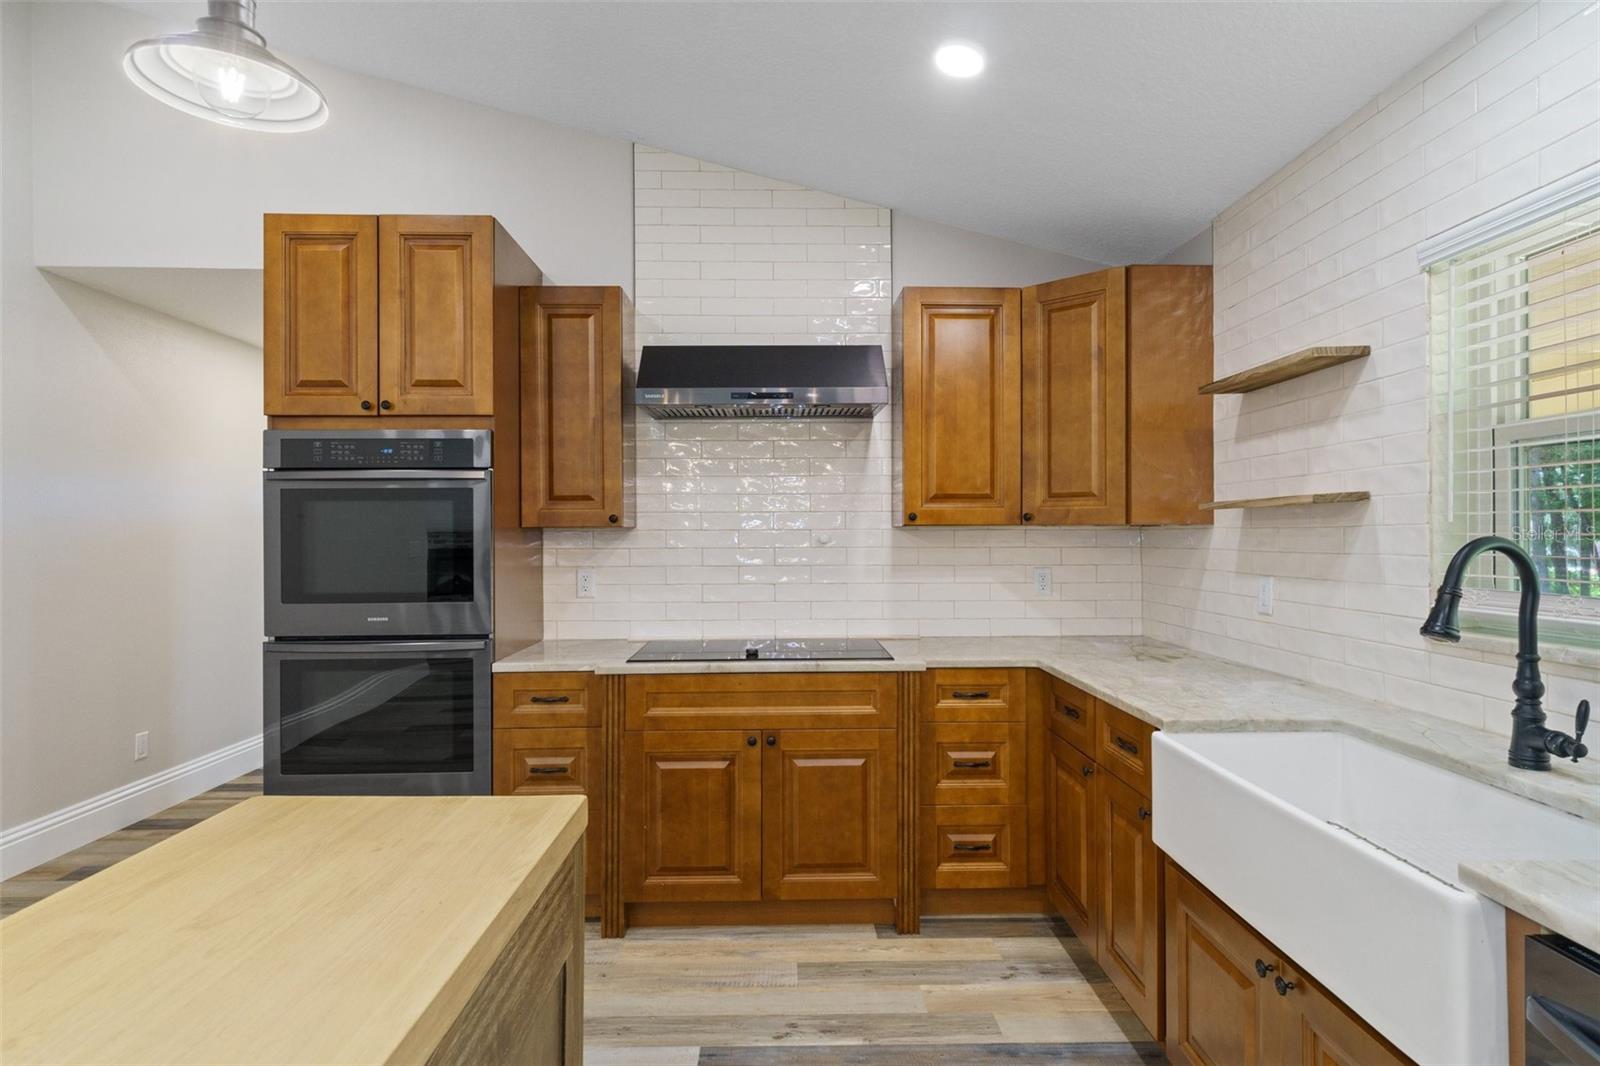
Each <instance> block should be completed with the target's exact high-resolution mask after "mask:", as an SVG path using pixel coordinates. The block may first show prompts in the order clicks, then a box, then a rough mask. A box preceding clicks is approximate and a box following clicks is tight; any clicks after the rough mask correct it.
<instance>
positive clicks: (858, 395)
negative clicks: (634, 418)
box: [633, 344, 889, 418]
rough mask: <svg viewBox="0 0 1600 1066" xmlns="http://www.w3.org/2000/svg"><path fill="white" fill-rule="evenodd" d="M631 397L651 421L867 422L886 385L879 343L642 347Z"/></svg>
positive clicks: (884, 398)
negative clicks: (835, 420) (653, 418)
mask: <svg viewBox="0 0 1600 1066" xmlns="http://www.w3.org/2000/svg"><path fill="white" fill-rule="evenodd" d="M633 396H634V402H635V403H636V404H638V405H639V406H640V407H643V408H644V409H645V410H647V411H649V412H650V414H651V415H653V416H654V417H656V418H871V417H872V416H873V415H874V414H876V413H877V412H878V411H880V410H881V409H882V408H883V407H884V405H885V404H887V403H888V402H889V383H888V379H887V377H886V375H885V374H884V369H883V346H882V345H878V344H830V345H802V344H772V345H738V344H727V345H663V344H647V345H645V346H644V349H643V351H642V352H641V353H640V356H639V375H638V378H637V380H636V382H635V388H634V392H633Z"/></svg>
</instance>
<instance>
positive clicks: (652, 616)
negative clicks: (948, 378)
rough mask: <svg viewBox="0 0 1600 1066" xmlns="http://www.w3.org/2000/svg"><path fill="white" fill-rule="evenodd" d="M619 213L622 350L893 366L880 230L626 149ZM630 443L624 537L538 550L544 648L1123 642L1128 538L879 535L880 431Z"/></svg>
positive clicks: (861, 206)
mask: <svg viewBox="0 0 1600 1066" xmlns="http://www.w3.org/2000/svg"><path fill="white" fill-rule="evenodd" d="M634 204H635V229H634V233H635V248H634V253H635V264H634V265H635V285H636V290H635V293H636V306H637V311H638V320H637V323H636V329H637V339H638V342H639V343H641V344H736V343H737V344H773V343H780V344H781V343H789V344H839V343H868V344H881V345H883V347H884V351H885V355H886V356H888V357H890V358H891V360H892V347H893V346H892V344H891V336H890V331H891V305H892V299H893V292H894V288H893V286H894V280H893V256H892V249H891V244H890V217H889V211H888V209H886V208H881V207H878V206H876V205H874V204H866V203H861V202H858V201H854V200H849V199H847V198H845V197H842V196H836V195H833V194H830V193H826V192H821V191H818V190H814V189H807V188H804V187H801V186H798V185H794V184H791V183H788V182H784V181H778V180H774V179H771V178H766V177H762V176H760V175H755V174H747V173H743V172H740V171H735V170H730V169H728V168H726V167H722V166H717V165H715V164H712V163H707V162H702V161H700V160H696V159H691V158H688V157H685V156H680V155H675V154H672V153H669V152H661V151H657V150H655V149H651V148H646V147H642V146H641V147H638V148H636V150H635V156H634ZM630 357H633V358H636V357H637V353H636V352H635V353H630ZM890 374H891V383H892V379H893V376H894V374H893V368H892V367H891V370H890ZM637 428H638V437H639V440H638V448H639V452H638V455H639V461H638V477H639V485H638V525H637V528H635V529H632V530H596V531H593V532H590V531H582V530H571V531H556V530H550V531H547V532H546V534H545V546H546V562H545V631H546V636H547V637H549V638H551V639H581V638H606V637H610V638H631V639H637V640H643V639H650V638H656V637H676V638H688V639H692V638H697V637H707V638H715V637H732V636H738V637H743V636H752V637H773V636H840V635H849V636H877V637H891V636H894V637H901V636H903V637H912V636H991V635H992V636H1006V635H1044V636H1054V635H1059V634H1083V633H1093V634H1130V633H1137V632H1138V631H1139V614H1140V598H1139V547H1138V543H1139V535H1138V532H1137V531H1134V530H1121V529H1113V530H1099V531H1096V530H1051V529H1027V530H1024V529H1022V528H1020V527H1018V528H1004V529H961V530H957V529H916V530H900V529H893V528H891V525H890V510H889V508H890V502H891V499H890V475H891V470H892V465H893V462H894V457H895V455H896V442H895V439H894V437H895V429H894V421H893V419H892V418H891V417H890V412H889V411H888V410H885V411H883V412H882V413H880V414H879V415H878V417H877V418H876V419H874V420H872V421H870V422H868V421H848V420H839V421H833V420H828V421H818V422H782V423H757V422H745V421H706V422H693V423H684V424H679V423H662V422H656V421H654V420H652V419H650V418H649V417H648V416H646V415H643V414H640V415H639V416H638V426H637ZM1035 567H1044V568H1046V569H1047V570H1048V571H1049V573H1050V577H1051V591H1050V592H1049V593H1044V594H1041V593H1038V592H1035V591H1034V590H1033V585H1032V583H1031V571H1032V569H1033V568H1035ZM579 569H589V570H593V571H594V575H595V596H594V598H593V599H579V598H578V596H577V573H578V570H579Z"/></svg>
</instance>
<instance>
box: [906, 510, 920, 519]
mask: <svg viewBox="0 0 1600 1066" xmlns="http://www.w3.org/2000/svg"><path fill="white" fill-rule="evenodd" d="M916 520H917V512H915V511H912V512H911V513H910V514H908V515H906V521H907V522H915V521H916Z"/></svg>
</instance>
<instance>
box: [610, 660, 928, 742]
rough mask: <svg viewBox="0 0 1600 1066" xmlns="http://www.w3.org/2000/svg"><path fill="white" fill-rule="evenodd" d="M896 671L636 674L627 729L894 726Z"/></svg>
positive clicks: (630, 685) (629, 688) (630, 684)
mask: <svg viewBox="0 0 1600 1066" xmlns="http://www.w3.org/2000/svg"><path fill="white" fill-rule="evenodd" d="M897 690H898V682H897V679H896V675H894V674H882V673H875V674H855V673H836V674H835V673H829V674H636V675H633V676H631V677H629V678H628V679H627V681H626V683H625V688H624V692H625V698H626V704H627V728H629V729H649V730H657V729H696V730H703V729H756V730H760V729H893V728H895V726H896V717H897V715H896V707H897V706H898V701H899V697H898V694H897Z"/></svg>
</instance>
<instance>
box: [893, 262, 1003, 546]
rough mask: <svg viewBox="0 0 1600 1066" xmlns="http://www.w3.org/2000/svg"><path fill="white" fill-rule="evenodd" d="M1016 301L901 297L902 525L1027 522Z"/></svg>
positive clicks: (921, 292)
mask: <svg viewBox="0 0 1600 1066" xmlns="http://www.w3.org/2000/svg"><path fill="white" fill-rule="evenodd" d="M1019 301H1020V294H1019V293H1018V291H1017V290H1016V289H943V288H941V289H922V288H907V289H904V290H903V291H902V292H901V312H902V316H903V321H902V329H903V334H902V354H903V357H904V358H903V363H902V370H901V374H902V385H901V388H902V397H903V400H902V402H903V405H904V416H903V417H904V431H905V440H904V448H905V451H904V466H903V471H902V473H903V477H904V498H903V501H902V503H903V506H902V509H901V514H900V518H901V520H902V521H904V522H905V523H906V524H908V525H918V526H926V525H968V526H981V525H1004V524H1014V523H1016V522H1018V521H1020V520H1021V515H1022V509H1021V507H1020V505H1019V499H1020V497H1019V495H1018V492H1019V485H1018V482H1019V470H1018V463H1017V456H1018V450H1019V448H1020V447H1021V438H1020V429H1019V418H1020V415H1021V409H1020V395H1021V385H1022V366H1021V360H1022V345H1021V331H1020V319H1019V314H1020V302H1019Z"/></svg>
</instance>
